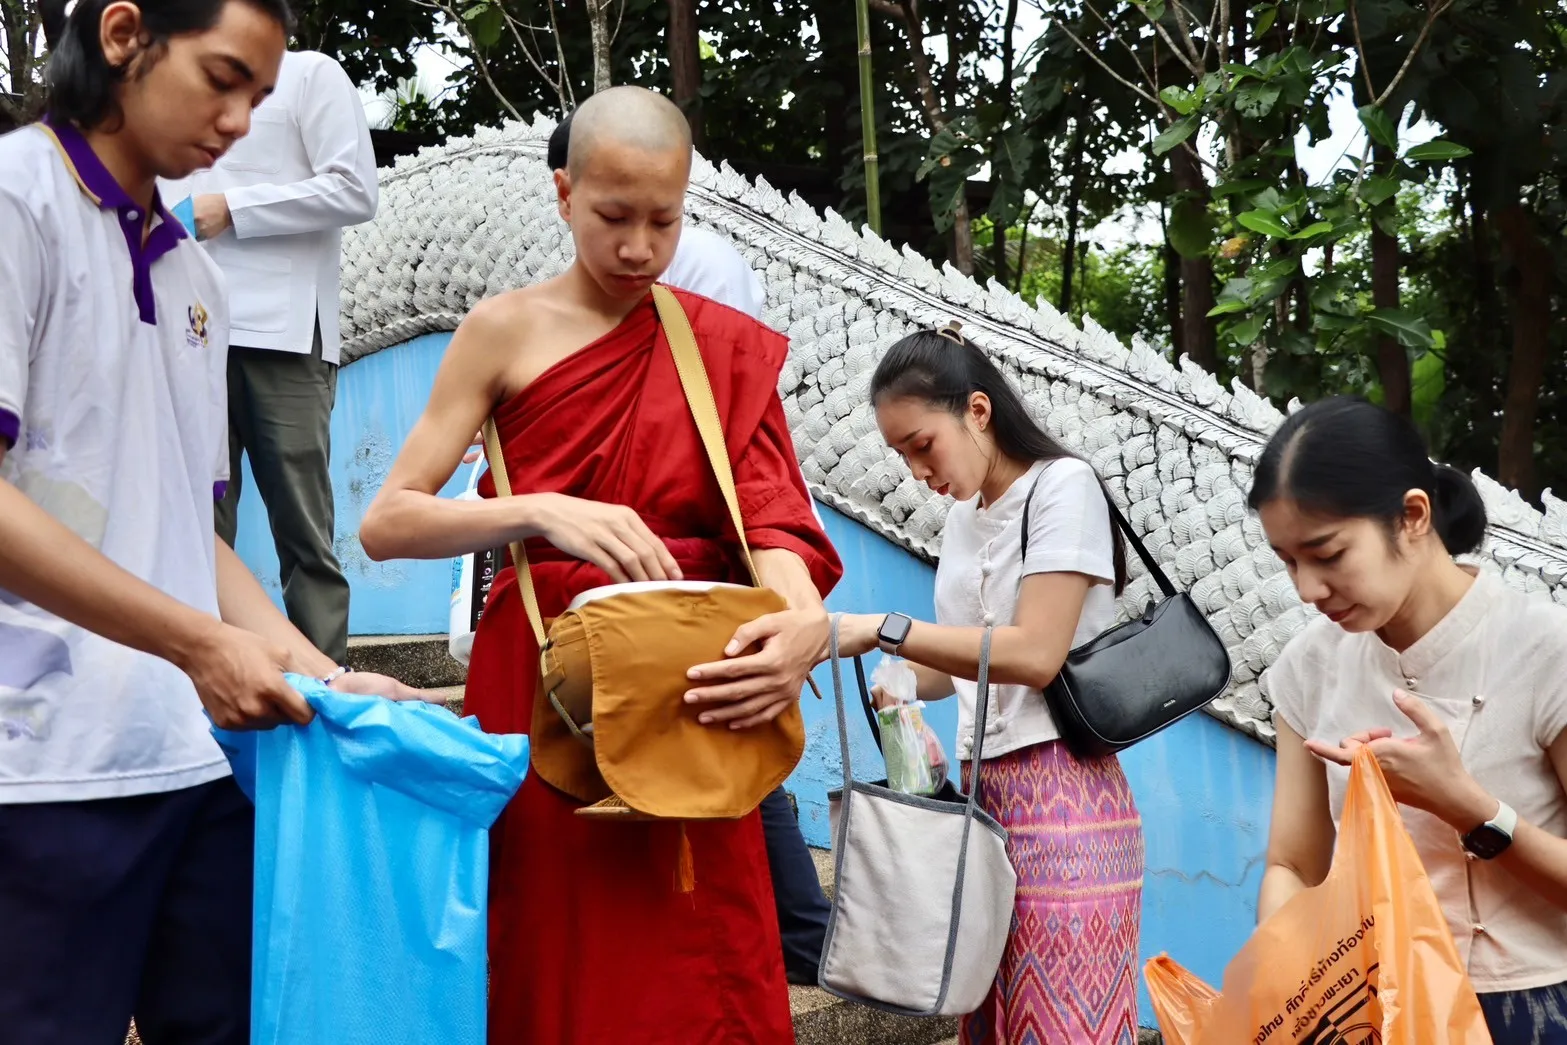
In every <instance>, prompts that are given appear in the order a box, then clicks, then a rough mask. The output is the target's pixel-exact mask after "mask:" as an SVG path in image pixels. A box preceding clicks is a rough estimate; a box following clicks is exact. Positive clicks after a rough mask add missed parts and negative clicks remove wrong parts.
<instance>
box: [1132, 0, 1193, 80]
mask: <svg viewBox="0 0 1567 1045" xmlns="http://www.w3.org/2000/svg"><path fill="white" fill-rule="evenodd" d="M1171 10H1173V11H1174V12H1175V27H1176V28H1177V29H1179V30H1180V31H1181V39H1182V40H1184V41H1185V42H1186V48H1187V53H1188V54H1190V55H1191V58H1192V64H1189V65H1187V66H1186V68H1188V69H1190V70H1191V71H1192V74H1193V75H1194V76H1198V77H1200V76H1202V74H1203V71H1204V70H1205V68H1206V62H1207V59H1206V57H1205V56H1204V54H1203V53H1202V52H1201V51H1199V50H1197V43H1196V41H1194V40H1193V39H1192V31H1191V27H1190V26H1189V25H1188V24H1187V22H1188V21H1189V20H1194V19H1192V17H1191V12H1190V11H1188V10H1186V5H1185V4H1183V3H1181V0H1175V3H1174V4H1172V5H1171ZM1143 13H1144V14H1147V11H1146V10H1145V11H1144V12H1143ZM1150 20H1151V19H1150ZM1154 25H1155V26H1156V27H1157V26H1158V23H1157V22H1155V23H1154ZM1164 42H1165V43H1167V44H1169V45H1170V47H1171V49H1173V50H1174V51H1175V52H1176V56H1177V57H1179V58H1181V60H1182V63H1183V64H1184V63H1185V56H1184V55H1182V54H1181V53H1180V50H1181V49H1180V48H1179V47H1176V46H1175V44H1174V43H1173V42H1172V41H1171V40H1170V38H1169V36H1168V35H1166V36H1165V40H1164Z"/></svg>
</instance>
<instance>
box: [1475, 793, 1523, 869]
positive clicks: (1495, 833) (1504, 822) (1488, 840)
mask: <svg viewBox="0 0 1567 1045" xmlns="http://www.w3.org/2000/svg"><path fill="white" fill-rule="evenodd" d="M1497 805H1499V806H1500V807H1501V808H1500V809H1498V810H1497V811H1496V815H1495V816H1493V817H1492V818H1491V819H1489V820H1487V821H1486V822H1485V823H1483V824H1481V825H1480V826H1479V827H1477V828H1475V829H1474V830H1473V831H1470V832H1469V833H1468V834H1466V835H1464V837H1463V839H1462V841H1463V844H1464V848H1465V849H1467V850H1469V851H1470V852H1471V853H1473V854H1474V855H1475V856H1478V857H1479V858H1480V859H1482V860H1495V859H1496V858H1497V857H1498V856H1501V855H1502V854H1503V853H1505V852H1506V851H1507V847H1508V846H1510V845H1512V844H1513V832H1514V831H1516V830H1517V829H1518V814H1517V813H1516V812H1514V811H1513V807H1512V806H1510V805H1508V804H1507V803H1506V802H1498V803H1497Z"/></svg>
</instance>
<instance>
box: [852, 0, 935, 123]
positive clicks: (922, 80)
mask: <svg viewBox="0 0 1567 1045" xmlns="http://www.w3.org/2000/svg"><path fill="white" fill-rule="evenodd" d="M867 3H868V4H869V6H870V7H871V8H873V9H874V10H876V11H878V12H880V13H881V14H883V15H886V16H887V17H888V18H892V19H895V20H897V21H899V22H902V23H903V28H904V31H905V32H907V33H908V34H909V64H910V65H912V66H913V67H914V81H915V84H916V86H917V87H918V89H919V106H918V108H920V109H923V110H924V112H925V118H926V119H927V120H928V121H930V126H931V129H932V130H933V131H936V132H937V133H940V132H941V131H943V130H945V129H946V126H947V120H946V117H945V116H944V115H943V114H942V111H941V103H940V101H939V100H938V99H937V97H936V84H935V81H933V80H932V79H931V78H930V62H929V60H928V59H927V58H926V55H925V30H924V26H923V24H922V22H921V21H920V16H919V8H918V6H917V0H898V2H897V3H892V2H890V0H867Z"/></svg>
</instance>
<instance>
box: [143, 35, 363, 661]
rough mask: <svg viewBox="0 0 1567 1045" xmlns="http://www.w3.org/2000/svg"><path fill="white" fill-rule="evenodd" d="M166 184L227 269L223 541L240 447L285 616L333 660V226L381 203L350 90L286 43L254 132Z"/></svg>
mask: <svg viewBox="0 0 1567 1045" xmlns="http://www.w3.org/2000/svg"><path fill="white" fill-rule="evenodd" d="M163 189H164V195H165V196H167V198H168V199H169V200H170V201H178V200H180V199H181V197H182V196H184V195H186V194H187V193H189V194H192V199H191V210H192V217H193V219H194V223H195V226H196V235H197V237H198V238H199V239H201V240H202V241H203V243H204V244H205V246H206V247H207V250H208V252H209V253H211V255H212V259H213V260H214V261H216V262H217V263H218V267H219V268H221V269H222V270H223V274H224V275H225V276H226V277H227V278H228V286H229V304H230V312H231V315H230V323H231V340H232V346H231V347H230V349H229V361H228V396H229V468H230V473H231V477H230V481H229V486H228V490H227V493H226V494H225V496H224V497H223V498H222V500H220V501H219V502H218V510H217V527H218V533H219V534H220V535H222V537H223V539H224V540H225V541H227V542H228V543H229V545H230V546H233V544H234V539H235V536H236V533H237V531H238V525H239V524H238V519H237V516H236V513H237V511H238V507H239V494H240V488H239V487H240V476H241V472H240V457H241V454H245V455H248V456H249V458H250V470H251V474H252V475H253V476H254V477H255V480H256V492H257V493H259V494H260V495H261V500H262V503H263V504H265V505H266V510H267V516H268V519H269V521H270V523H271V528H272V536H273V544H274V546H275V547H276V549H277V558H278V573H279V580H280V582H281V583H282V586H283V605H284V607H285V608H286V609H287V611H288V617H289V619H290V620H291V621H293V622H294V624H295V626H296V627H298V628H299V630H300V631H302V632H304V633H305V635H306V636H307V637H308V638H309V639H310V641H311V642H313V643H315V645H316V646H317V647H319V648H320V649H322V650H324V651H326V652H327V653H328V654H329V655H331V656H333V657H335V658H337V659H339V660H341V659H343V658H344V657H346V656H347V655H348V581H347V580H346V579H345V578H344V577H343V570H342V566H341V565H340V564H339V563H338V560H337V553H336V552H335V551H334V550H333V540H334V537H335V533H334V510H333V497H332V479H331V475H330V472H329V466H330V464H331V456H332V438H331V435H332V433H331V424H332V406H333V403H334V402H335V400H336V398H337V364H338V340H339V338H338V309H339V307H340V306H339V297H340V292H339V279H340V275H339V273H340V269H341V255H342V249H341V244H342V238H343V232H342V230H343V229H344V228H345V227H346V226H349V225H357V224H359V223H360V222H364V221H369V220H370V219H371V218H373V217H375V212H376V206H377V203H378V198H379V189H378V183H377V177H376V169H375V151H374V149H373V148H372V146H371V143H370V127H369V125H368V124H367V123H366V121H365V113H364V104H363V103H362V102H361V101H360V99H359V91H358V90H357V89H356V88H355V87H354V84H353V81H351V80H350V79H349V78H348V74H347V73H345V72H344V71H343V68H342V66H340V65H338V63H337V62H336V61H334V60H333V59H332V58H330V57H328V56H327V55H324V54H318V53H317V52H315V51H290V52H288V53H287V54H285V55H284V56H283V67H282V69H281V70H280V71H279V72H278V82H277V90H275V91H274V92H273V93H272V94H271V96H269V97H268V98H267V99H266V101H264V102H262V103H261V106H260V108H258V109H257V110H256V112H255V116H254V117H253V118H252V120H251V125H250V133H249V134H248V135H246V136H245V138H244V139H243V140H242V141H240V142H238V143H237V144H236V145H235V147H234V148H233V149H231V150H230V151H229V152H228V154H227V155H225V156H223V157H222V158H221V159H219V160H218V162H217V163H215V164H214V165H213V166H212V169H211V170H206V171H201V172H200V173H198V174H195V175H193V176H192V177H191V178H190V179H189V180H188V181H186V182H184V183H181V184H180V185H178V186H175V185H167V186H164V187H163Z"/></svg>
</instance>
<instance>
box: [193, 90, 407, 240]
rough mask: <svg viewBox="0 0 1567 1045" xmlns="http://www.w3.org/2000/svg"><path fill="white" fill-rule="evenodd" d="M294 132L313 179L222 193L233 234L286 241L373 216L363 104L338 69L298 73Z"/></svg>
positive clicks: (376, 187) (376, 196) (374, 192)
mask: <svg viewBox="0 0 1567 1045" xmlns="http://www.w3.org/2000/svg"><path fill="white" fill-rule="evenodd" d="M300 97H301V98H302V99H303V101H302V102H301V105H300V111H299V133H300V135H301V136H302V137H303V138H304V143H305V152H306V153H307V154H308V155H309V156H310V169H311V170H313V171H314V172H315V174H314V175H313V176H311V177H309V178H306V179H305V180H304V181H296V182H291V183H289V184H286V185H248V186H244V187H241V188H233V189H229V190H228V191H227V192H225V193H224V194H223V195H224V198H225V199H226V200H228V205H229V213H230V215H232V217H233V221H234V235H235V236H237V237H239V238H240V239H253V238H255V237H258V236H290V235H295V234H298V233H302V232H320V231H323V230H325V229H337V228H346V227H348V226H349V225H358V224H360V223H361V222H365V221H369V220H370V219H371V218H373V217H375V212H376V208H377V206H379V203H380V183H379V181H378V180H377V175H376V169H375V147H374V146H373V145H372V144H371V141H370V124H369V122H368V121H367V120H366V119H365V108H364V103H363V102H361V101H360V99H359V92H358V91H357V90H356V89H355V88H354V85H353V82H352V81H350V80H349V79H348V74H347V73H345V72H344V71H343V67H342V66H340V65H338V64H337V63H336V62H335V61H331V60H327V61H323V62H320V63H318V64H315V65H314V66H312V68H311V69H310V70H309V71H307V72H306V73H305V74H304V80H303V82H302V83H301V85H300Z"/></svg>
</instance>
